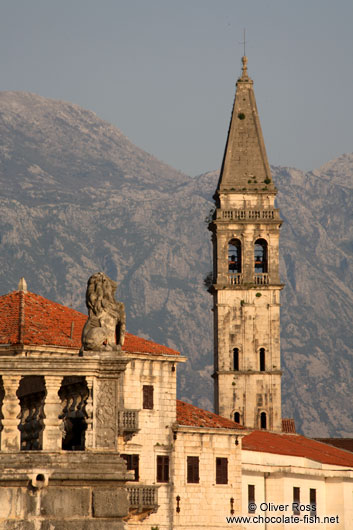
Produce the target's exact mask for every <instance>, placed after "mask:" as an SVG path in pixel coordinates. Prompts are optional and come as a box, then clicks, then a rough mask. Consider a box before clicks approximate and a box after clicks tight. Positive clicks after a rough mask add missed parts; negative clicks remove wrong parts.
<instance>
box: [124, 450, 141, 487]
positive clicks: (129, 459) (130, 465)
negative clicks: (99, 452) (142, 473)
mask: <svg viewBox="0 0 353 530" xmlns="http://www.w3.org/2000/svg"><path fill="white" fill-rule="evenodd" d="M121 458H123V459H124V460H125V462H126V467H127V470H128V471H134V472H135V478H134V479H132V480H133V481H134V482H138V480H139V455H121Z"/></svg>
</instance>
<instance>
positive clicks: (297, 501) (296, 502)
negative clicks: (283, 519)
mask: <svg viewBox="0 0 353 530" xmlns="http://www.w3.org/2000/svg"><path fill="white" fill-rule="evenodd" d="M299 504H300V488H297V487H294V488H293V514H294V515H300V509H299Z"/></svg>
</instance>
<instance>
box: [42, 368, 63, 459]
mask: <svg viewBox="0 0 353 530" xmlns="http://www.w3.org/2000/svg"><path fill="white" fill-rule="evenodd" d="M62 379H63V378H62V377H57V376H53V375H46V376H45V387H46V392H47V393H46V397H45V403H44V416H45V418H44V432H43V450H44V451H61V449H62V421H61V420H60V419H59V416H60V414H61V408H62V407H61V401H60V398H59V390H60V387H61V382H62Z"/></svg>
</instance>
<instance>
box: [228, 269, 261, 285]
mask: <svg viewBox="0 0 353 530" xmlns="http://www.w3.org/2000/svg"><path fill="white" fill-rule="evenodd" d="M243 283H251V282H249V281H248V282H246V281H245V280H244V277H243V275H242V274H241V273H235V272H229V273H228V285H242V284H243ZM253 283H254V284H255V285H269V275H268V274H267V273H258V274H254V277H253Z"/></svg>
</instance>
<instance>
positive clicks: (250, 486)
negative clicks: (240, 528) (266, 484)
mask: <svg viewBox="0 0 353 530" xmlns="http://www.w3.org/2000/svg"><path fill="white" fill-rule="evenodd" d="M250 503H252V504H255V486H254V484H248V511H249V513H254V512H255V510H254V506H250Z"/></svg>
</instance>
